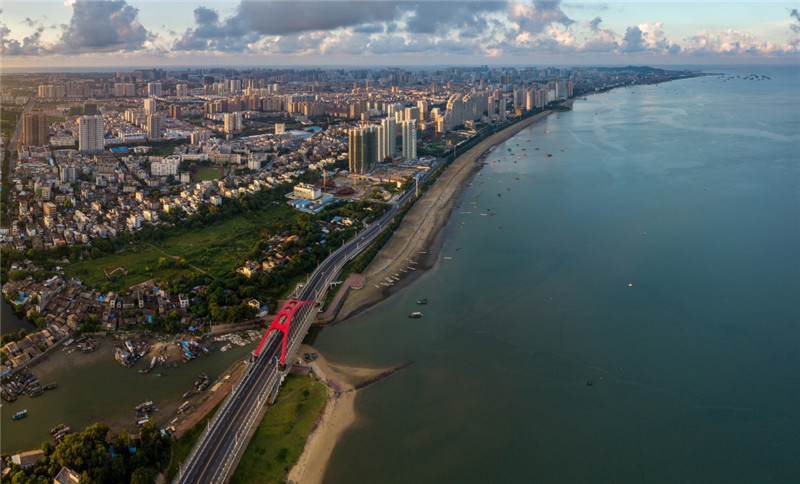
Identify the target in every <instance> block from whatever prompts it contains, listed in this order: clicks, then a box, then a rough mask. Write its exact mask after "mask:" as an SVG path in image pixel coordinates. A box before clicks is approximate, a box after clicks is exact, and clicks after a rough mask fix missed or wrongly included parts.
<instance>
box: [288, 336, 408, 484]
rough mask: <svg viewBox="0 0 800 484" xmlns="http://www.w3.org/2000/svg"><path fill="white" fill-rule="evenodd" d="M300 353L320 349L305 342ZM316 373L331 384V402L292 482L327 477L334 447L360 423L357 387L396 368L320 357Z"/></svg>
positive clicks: (313, 365)
mask: <svg viewBox="0 0 800 484" xmlns="http://www.w3.org/2000/svg"><path fill="white" fill-rule="evenodd" d="M298 352H299V353H301V354H302V353H308V352H316V350H315V349H314V348H312V347H310V346H307V345H301V346H300V350H299V351H298ZM310 366H311V368H312V369H313V371H314V374H315V375H316V376H317V378H319V379H320V380H321V381H323V382H325V383H326V384H327V385H328V401H327V403H326V404H325V407H324V408H323V409H322V413H320V416H319V417H318V418H317V423H316V425H315V427H314V430H313V431H312V432H311V434H310V435H309V436H308V440H307V441H306V445H305V447H304V448H303V453H302V454H300V458H299V459H298V460H297V463H296V464H295V465H294V467H292V469H291V471H290V472H289V477H288V480H289V482H296V483H301V482H302V483H303V484H306V483H318V482H322V480H323V477H324V476H325V469H327V467H328V462H329V461H330V458H331V454H332V453H333V449H334V447H335V446H336V443H337V442H338V441H339V438H340V437H341V436H342V434H343V433H344V432H345V431H346V430H347V429H349V428H350V427H351V426H352V425H353V424H355V423H356V412H355V398H356V393H357V391H358V390H356V387H363V386H364V385H366V384H367V383H374V382H375V381H377V379H379V378H381V377H382V376H386V374H387V373H390V372H392V371H393V370H392V369H388V370H387V369H380V368H378V369H375V368H356V367H352V366H346V365H342V364H338V363H333V362H330V361H328V360H326V359H325V357H323V356H319V357H318V358H317V359H316V360H314V361H313V362H311V363H310Z"/></svg>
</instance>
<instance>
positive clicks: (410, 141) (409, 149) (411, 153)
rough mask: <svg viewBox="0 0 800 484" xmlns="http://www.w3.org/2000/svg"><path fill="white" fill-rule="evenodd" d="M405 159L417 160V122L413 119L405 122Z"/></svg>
mask: <svg viewBox="0 0 800 484" xmlns="http://www.w3.org/2000/svg"><path fill="white" fill-rule="evenodd" d="M403 158H405V159H406V160H414V159H416V158H417V122H416V121H414V120H413V119H409V120H406V121H403Z"/></svg>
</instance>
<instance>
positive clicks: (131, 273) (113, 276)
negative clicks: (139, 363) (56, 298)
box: [66, 204, 294, 291]
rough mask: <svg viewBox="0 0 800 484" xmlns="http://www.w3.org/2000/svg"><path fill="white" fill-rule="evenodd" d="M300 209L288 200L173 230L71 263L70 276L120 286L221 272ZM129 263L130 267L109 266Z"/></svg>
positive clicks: (102, 285)
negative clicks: (267, 229) (266, 231)
mask: <svg viewBox="0 0 800 484" xmlns="http://www.w3.org/2000/svg"><path fill="white" fill-rule="evenodd" d="M292 215H294V212H293V211H292V209H291V208H289V207H288V206H287V205H285V204H279V205H270V206H268V207H266V208H264V209H263V210H258V211H253V212H251V213H250V214H237V215H235V216H233V217H231V218H229V219H226V220H222V221H218V222H216V223H213V224H210V225H207V226H203V227H199V228H196V229H190V230H188V231H186V232H182V233H173V234H170V235H167V236H166V237H164V238H163V239H162V240H154V241H153V242H136V243H133V244H130V245H128V246H127V247H126V248H125V249H123V250H122V251H121V252H118V253H115V254H112V255H109V256H106V257H102V258H99V259H93V260H88V261H84V262H77V263H75V264H71V265H69V266H68V267H67V268H66V272H67V274H68V275H69V276H71V277H75V278H77V279H80V280H81V281H83V282H84V283H86V284H89V285H90V286H93V287H99V288H103V289H106V290H115V291H119V290H122V289H126V288H128V287H130V286H132V285H135V284H139V283H141V282H144V281H147V280H149V279H156V280H175V279H176V277H175V276H180V274H181V273H183V272H194V273H208V274H210V275H211V276H213V277H220V276H222V275H224V274H225V273H226V272H228V271H230V270H231V269H232V268H234V267H235V266H236V263H237V262H238V261H239V260H240V259H241V258H242V257H243V256H244V255H245V254H247V253H248V252H249V251H250V250H251V249H252V247H253V244H255V243H256V242H257V241H258V240H260V239H261V238H263V237H262V236H261V235H260V234H261V232H262V230H263V229H264V227H266V226H269V225H271V224H273V223H278V222H281V221H284V220H288V219H289V218H290V217H291V216H292ZM110 267H124V268H125V269H126V271H114V272H111V271H109V270H108V268H110Z"/></svg>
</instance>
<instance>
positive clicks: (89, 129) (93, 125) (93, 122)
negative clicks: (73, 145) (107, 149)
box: [78, 116, 104, 154]
mask: <svg viewBox="0 0 800 484" xmlns="http://www.w3.org/2000/svg"><path fill="white" fill-rule="evenodd" d="M103 132H104V129H103V117H102V116H81V117H80V118H78V150H79V151H80V152H81V153H83V154H96V153H102V152H103V147H104V145H103Z"/></svg>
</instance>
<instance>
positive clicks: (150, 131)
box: [147, 114, 166, 140]
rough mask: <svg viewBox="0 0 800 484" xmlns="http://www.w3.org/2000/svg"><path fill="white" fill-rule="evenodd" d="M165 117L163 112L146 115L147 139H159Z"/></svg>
mask: <svg viewBox="0 0 800 484" xmlns="http://www.w3.org/2000/svg"><path fill="white" fill-rule="evenodd" d="M165 125H166V119H165V118H164V114H151V115H149V116H147V139H149V140H152V139H161V138H162V136H161V135H162V133H163V132H164V127H165Z"/></svg>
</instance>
